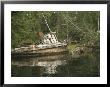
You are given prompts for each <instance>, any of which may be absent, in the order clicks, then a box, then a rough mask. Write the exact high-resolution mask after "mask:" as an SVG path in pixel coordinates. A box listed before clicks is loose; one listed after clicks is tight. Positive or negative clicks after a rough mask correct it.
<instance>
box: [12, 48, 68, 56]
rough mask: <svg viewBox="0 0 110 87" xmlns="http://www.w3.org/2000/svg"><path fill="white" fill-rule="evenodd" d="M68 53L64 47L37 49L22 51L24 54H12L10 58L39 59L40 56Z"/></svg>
mask: <svg viewBox="0 0 110 87" xmlns="http://www.w3.org/2000/svg"><path fill="white" fill-rule="evenodd" d="M65 53H68V49H67V47H65V46H61V47H53V48H46V49H38V50H32V51H24V52H12V53H11V56H12V57H40V56H50V55H59V54H65Z"/></svg>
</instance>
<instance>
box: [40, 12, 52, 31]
mask: <svg viewBox="0 0 110 87" xmlns="http://www.w3.org/2000/svg"><path fill="white" fill-rule="evenodd" d="M42 15H43V18H44V20H45V23H46V25H47V27H48V29H49V31H50V32H52V31H51V29H50V27H49V25H48V23H47V20H46V18H45V16H44V14H43V13H42Z"/></svg>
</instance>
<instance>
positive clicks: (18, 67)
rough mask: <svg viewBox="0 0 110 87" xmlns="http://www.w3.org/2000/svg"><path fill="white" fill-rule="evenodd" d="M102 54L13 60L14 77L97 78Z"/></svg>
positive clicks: (91, 53)
mask: <svg viewBox="0 0 110 87" xmlns="http://www.w3.org/2000/svg"><path fill="white" fill-rule="evenodd" d="M99 55H100V52H99V50H93V51H92V52H89V53H85V54H82V55H70V54H62V55H61V54H60V55H54V56H46V57H35V58H29V57H25V58H20V57H18V58H12V62H11V64H12V67H11V68H12V69H11V75H12V76H13V77H97V76H100V56H99Z"/></svg>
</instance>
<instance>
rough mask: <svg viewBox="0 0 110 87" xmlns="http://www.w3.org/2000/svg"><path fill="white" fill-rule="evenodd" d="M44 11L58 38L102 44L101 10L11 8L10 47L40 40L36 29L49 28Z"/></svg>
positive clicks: (71, 41)
mask: <svg viewBox="0 0 110 87" xmlns="http://www.w3.org/2000/svg"><path fill="white" fill-rule="evenodd" d="M43 15H44V16H45V19H46V20H47V22H48V25H49V27H50V29H51V31H52V32H56V35H57V37H58V40H59V41H63V40H68V43H69V44H79V45H84V46H100V27H99V26H100V12H99V11H12V12H11V48H15V47H20V46H22V45H27V44H39V43H40V39H39V37H38V36H37V32H43V33H44V34H46V33H48V32H49V29H48V27H47V25H46V22H45V19H44V17H43Z"/></svg>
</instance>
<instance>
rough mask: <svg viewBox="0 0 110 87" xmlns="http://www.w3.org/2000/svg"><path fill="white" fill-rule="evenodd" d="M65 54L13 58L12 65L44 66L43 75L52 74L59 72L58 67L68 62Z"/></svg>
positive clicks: (18, 66) (19, 66) (20, 66)
mask: <svg viewBox="0 0 110 87" xmlns="http://www.w3.org/2000/svg"><path fill="white" fill-rule="evenodd" d="M64 56H65V55H55V56H45V57H37V58H13V60H12V66H16V67H17V68H22V67H28V68H29V67H30V68H32V67H36V68H39V67H40V68H42V69H40V70H41V71H42V75H43V74H47V75H52V74H56V73H57V70H56V68H57V67H58V66H59V65H65V64H66V60H65V59H64V58H65V57H64ZM41 71H40V73H41ZM38 72H39V71H38ZM40 75H41V74H40Z"/></svg>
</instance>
